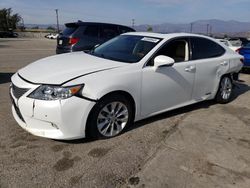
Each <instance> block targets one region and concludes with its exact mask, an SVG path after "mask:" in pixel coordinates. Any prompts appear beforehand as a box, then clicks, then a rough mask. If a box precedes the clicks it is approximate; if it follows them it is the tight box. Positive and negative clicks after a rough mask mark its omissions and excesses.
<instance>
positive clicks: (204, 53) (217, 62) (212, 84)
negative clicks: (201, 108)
mask: <svg viewBox="0 0 250 188" xmlns="http://www.w3.org/2000/svg"><path fill="white" fill-rule="evenodd" d="M190 40H191V49H192V55H191V60H192V61H193V62H195V64H196V76H195V84H194V91H193V96H192V98H193V99H194V100H196V101H201V100H205V99H207V98H209V97H210V96H211V95H212V94H214V92H216V91H215V89H216V85H217V84H218V83H219V81H220V78H221V76H222V75H224V74H225V73H226V72H227V71H228V69H229V66H230V64H229V63H230V62H229V59H228V57H227V56H225V55H224V54H225V49H224V48H223V47H221V46H220V45H219V44H217V43H216V42H214V41H212V40H210V39H206V38H201V37H191V38H190Z"/></svg>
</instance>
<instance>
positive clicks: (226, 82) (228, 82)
mask: <svg viewBox="0 0 250 188" xmlns="http://www.w3.org/2000/svg"><path fill="white" fill-rule="evenodd" d="M232 92H233V83H232V79H231V78H230V77H229V76H224V77H222V79H221V81H220V85H219V89H218V92H217V95H216V97H215V100H216V102H218V103H222V104H225V103H228V102H230V100H231V97H232Z"/></svg>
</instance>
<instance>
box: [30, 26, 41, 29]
mask: <svg viewBox="0 0 250 188" xmlns="http://www.w3.org/2000/svg"><path fill="white" fill-rule="evenodd" d="M31 29H39V26H38V25H36V26H34V27H32V28H31Z"/></svg>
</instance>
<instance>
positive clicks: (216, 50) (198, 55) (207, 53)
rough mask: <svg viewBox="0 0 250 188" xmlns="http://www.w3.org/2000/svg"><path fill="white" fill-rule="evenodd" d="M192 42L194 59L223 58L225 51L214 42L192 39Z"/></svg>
mask: <svg viewBox="0 0 250 188" xmlns="http://www.w3.org/2000/svg"><path fill="white" fill-rule="evenodd" d="M191 42H192V59H193V60H197V59H206V58H213V57H219V56H222V55H223V54H224V53H225V49H224V48H223V47H221V46H220V45H219V44H217V43H215V42H213V41H212V40H209V39H205V38H198V37H195V38H191Z"/></svg>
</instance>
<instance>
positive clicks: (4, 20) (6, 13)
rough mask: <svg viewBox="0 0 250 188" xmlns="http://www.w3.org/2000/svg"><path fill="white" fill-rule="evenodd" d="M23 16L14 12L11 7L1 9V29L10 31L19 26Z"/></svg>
mask: <svg viewBox="0 0 250 188" xmlns="http://www.w3.org/2000/svg"><path fill="white" fill-rule="evenodd" d="M21 19H22V18H21V16H20V15H19V14H18V13H16V14H12V9H11V8H3V9H0V31H9V30H14V29H16V28H17V24H18V23H19V22H20V21H21Z"/></svg>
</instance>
